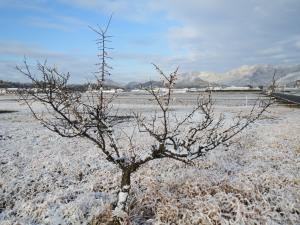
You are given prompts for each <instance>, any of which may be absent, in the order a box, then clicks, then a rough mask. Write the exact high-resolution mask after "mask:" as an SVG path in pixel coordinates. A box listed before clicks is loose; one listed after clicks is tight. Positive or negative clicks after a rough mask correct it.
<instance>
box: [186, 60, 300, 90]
mask: <svg viewBox="0 0 300 225" xmlns="http://www.w3.org/2000/svg"><path fill="white" fill-rule="evenodd" d="M275 71H276V75H275V79H276V80H277V83H279V84H281V85H284V84H287V83H291V82H294V81H296V80H300V65H275V66H274V65H250V66H249V65H245V66H241V67H239V68H237V69H233V70H231V71H229V72H226V73H224V74H217V73H210V72H199V73H196V72H194V73H190V74H186V75H185V79H186V80H187V81H188V80H191V79H195V77H198V78H200V79H203V80H205V81H208V82H215V83H218V84H222V85H234V86H246V85H252V86H259V85H269V84H271V83H272V79H273V75H274V72H275Z"/></svg>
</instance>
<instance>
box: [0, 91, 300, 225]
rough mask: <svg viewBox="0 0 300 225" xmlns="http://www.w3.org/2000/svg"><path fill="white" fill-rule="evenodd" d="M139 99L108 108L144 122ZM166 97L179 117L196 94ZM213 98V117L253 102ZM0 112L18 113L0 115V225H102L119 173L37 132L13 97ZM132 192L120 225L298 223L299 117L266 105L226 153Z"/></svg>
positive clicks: (167, 163)
mask: <svg viewBox="0 0 300 225" xmlns="http://www.w3.org/2000/svg"><path fill="white" fill-rule="evenodd" d="M246 96H247V97H246ZM148 97H149V96H147V95H134V94H129V93H123V94H121V95H120V96H119V97H118V98H117V99H116V101H115V106H116V109H118V110H119V111H120V112H122V113H124V114H126V113H130V111H139V112H143V113H146V114H149V113H151V112H152V111H153V110H154V109H155V107H154V106H153V102H152V101H150V100H149V98H148ZM175 97H176V99H175V105H174V112H177V113H178V114H179V115H182V114H184V113H186V112H187V111H188V110H189V109H190V108H191V107H192V105H193V104H194V102H195V99H196V94H192V93H190V94H189V93H187V94H178V95H176V96H175ZM213 97H214V99H215V109H216V112H217V113H220V112H224V113H225V112H226V113H228V114H232V115H234V114H235V113H237V112H239V111H247V110H250V109H251V105H252V104H253V103H254V101H255V99H256V98H257V94H256V93H216V94H215V96H213ZM36 109H37V110H39V111H40V110H41V108H40V107H39V106H36ZM0 110H6V111H8V110H11V111H17V112H13V113H0V224H5V225H6V224H7V225H10V224H22V225H23V224H24V225H27V224H32V225H37V224H49V225H50V224H56V225H58V224H61V225H63V224H88V223H91V224H105V222H106V221H107V218H109V217H110V216H111V203H112V202H114V201H115V199H116V194H117V193H116V192H117V190H118V185H119V179H120V174H119V170H117V168H115V167H114V166H113V165H111V164H109V163H108V162H106V161H105V160H102V159H101V157H102V156H101V153H100V151H99V150H98V149H97V148H96V147H95V146H94V145H91V144H90V143H88V142H86V141H85V140H82V139H67V138H62V137H59V136H58V135H57V134H55V133H51V132H50V131H48V130H46V129H45V128H44V127H42V126H41V125H40V124H39V123H38V122H37V121H35V120H34V119H33V117H32V116H31V114H30V112H29V110H28V109H27V107H26V106H25V105H20V103H18V102H17V101H16V97H15V96H0ZM127 129H130V128H127ZM132 193H133V196H134V197H133V198H132V199H131V207H130V211H129V216H130V217H129V218H128V221H130V222H128V223H126V224H195V225H196V224H205V225H206V224H245V225H246V224H247V225H248V224H253V225H254V224H270V225H271V224H272V225H273V224H274V225H275V224H300V223H299V221H300V108H291V107H284V106H280V105H277V104H274V105H273V106H272V107H271V109H270V110H269V113H267V114H265V115H264V116H263V117H262V118H261V120H259V121H257V123H256V124H254V125H252V126H251V127H250V128H248V129H247V130H245V131H244V132H243V133H242V134H241V135H240V136H239V137H237V138H235V144H233V145H231V146H230V147H229V148H225V147H220V148H217V149H215V150H214V151H212V152H211V153H209V154H208V155H207V156H206V157H205V158H202V159H200V160H198V161H197V162H196V163H195V165H194V166H187V165H183V164H181V163H179V162H174V161H172V160H169V159H168V160H160V161H153V162H151V163H148V164H147V165H145V166H144V167H143V168H141V169H140V170H139V171H138V172H136V173H135V174H134V177H133V182H132ZM95 221H98V223H96V222H95ZM93 222H94V223H93Z"/></svg>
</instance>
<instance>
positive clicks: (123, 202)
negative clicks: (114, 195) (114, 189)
mask: <svg viewBox="0 0 300 225" xmlns="http://www.w3.org/2000/svg"><path fill="white" fill-rule="evenodd" d="M131 173H132V170H131V168H125V169H123V170H122V181H121V187H120V192H119V194H118V202H117V206H116V208H115V209H114V211H113V214H114V216H115V217H117V218H119V219H124V217H126V216H127V212H126V210H127V204H128V202H127V201H128V196H129V191H130V176H131Z"/></svg>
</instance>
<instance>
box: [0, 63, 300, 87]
mask: <svg viewBox="0 0 300 225" xmlns="http://www.w3.org/2000/svg"><path fill="white" fill-rule="evenodd" d="M275 71H276V75H275V79H276V80H277V81H276V82H277V84H279V85H292V84H293V83H294V82H295V81H296V80H300V64H298V65H251V66H249V65H245V66H241V67H239V68H237V69H233V70H231V71H229V72H226V73H223V74H222V73H214V72H192V73H183V74H181V75H180V76H179V78H178V80H177V82H176V86H175V87H176V88H203V87H207V86H249V85H251V86H254V87H258V86H267V85H270V84H271V83H272V78H273V74H274V72H275ZM104 85H105V86H106V88H108V89H109V88H125V89H129V90H131V89H138V88H140V87H141V86H142V87H150V86H153V87H162V86H163V82H162V81H147V82H142V83H141V82H129V83H128V84H126V85H122V84H119V83H118V82H115V81H113V80H109V79H108V80H106V81H105V84H104ZM30 86H31V84H23V83H16V82H7V81H1V80H0V88H6V87H30ZM70 86H71V87H72V88H74V89H79V90H85V89H86V88H87V87H88V84H76V85H70Z"/></svg>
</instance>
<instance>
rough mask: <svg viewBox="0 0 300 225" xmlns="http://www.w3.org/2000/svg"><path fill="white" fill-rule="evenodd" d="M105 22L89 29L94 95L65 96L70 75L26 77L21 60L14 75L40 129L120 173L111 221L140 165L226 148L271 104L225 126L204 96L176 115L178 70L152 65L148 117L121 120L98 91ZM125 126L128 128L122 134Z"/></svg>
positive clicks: (123, 206) (120, 211)
mask: <svg viewBox="0 0 300 225" xmlns="http://www.w3.org/2000/svg"><path fill="white" fill-rule="evenodd" d="M109 23H110V20H109ZM109 23H108V24H107V26H106V27H105V29H101V27H98V29H94V28H92V29H93V30H94V31H95V32H96V33H97V34H98V35H99V38H98V40H97V43H98V45H99V51H100V53H99V60H100V62H99V64H97V65H98V66H99V70H98V73H99V75H98V76H97V77H96V78H97V91H96V92H92V93H90V94H83V93H80V92H74V91H71V90H70V89H69V88H68V85H67V84H68V79H69V77H70V74H69V73H67V74H63V73H60V72H58V70H57V69H56V68H53V67H49V66H47V64H46V63H44V64H41V63H38V64H37V69H38V72H39V74H40V75H38V76H36V75H34V74H33V73H32V71H31V70H30V68H29V65H28V63H27V62H26V59H25V60H24V67H17V70H19V71H20V72H21V73H22V74H24V75H25V76H26V77H28V78H29V79H30V80H31V82H32V83H33V85H34V86H35V88H37V90H38V92H29V91H25V92H23V93H22V94H21V99H22V100H23V101H24V102H25V103H26V104H27V105H28V107H29V109H30V110H31V112H32V114H33V116H34V117H35V118H36V119H37V120H38V121H40V122H41V124H43V125H44V126H45V127H46V128H48V129H49V130H51V131H53V132H55V133H58V134H59V135H61V136H62V137H68V138H76V137H77V138H85V139H86V140H89V141H90V142H92V143H94V144H96V145H97V146H98V148H99V151H101V152H102V153H103V155H104V158H105V159H106V160H108V161H109V162H111V163H112V164H114V165H115V166H117V167H118V168H119V169H120V170H121V172H122V175H121V184H120V190H119V193H118V200H117V203H116V207H115V209H114V215H115V222H117V221H121V220H123V219H124V218H125V217H126V215H127V213H126V211H127V203H128V196H129V192H130V187H131V177H132V174H133V173H134V172H136V171H137V170H138V169H139V168H140V167H141V166H142V165H144V164H146V163H147V162H149V161H152V160H156V159H162V158H171V159H174V160H177V161H180V162H183V163H191V162H192V161H193V160H195V159H197V158H199V157H202V156H204V155H205V154H206V153H207V152H209V151H211V150H213V149H215V148H217V147H218V146H220V145H227V144H230V142H229V141H230V140H231V139H232V138H233V137H234V136H236V135H237V134H239V133H240V132H241V131H243V130H244V129H245V128H246V127H247V126H249V125H250V124H251V123H253V122H254V121H255V120H257V119H258V118H259V117H260V116H261V115H262V114H263V113H264V112H265V111H266V110H267V108H268V107H269V106H270V105H271V103H272V100H270V99H268V100H265V101H263V100H260V101H258V102H257V103H256V104H255V105H254V106H253V108H252V109H251V111H250V112H249V113H248V114H247V115H242V114H239V115H237V116H235V117H234V118H233V119H232V121H231V123H228V122H227V120H226V119H225V117H224V116H223V115H222V114H220V115H216V114H215V112H214V108H213V100H212V96H211V92H210V93H208V94H207V95H206V96H199V98H198V99H197V101H196V104H195V106H194V108H193V109H192V110H191V111H190V112H189V113H187V114H184V115H182V114H181V115H178V114H177V113H176V111H174V110H173V103H174V98H173V97H174V93H173V91H174V85H175V83H176V80H177V77H178V68H177V69H176V70H175V71H174V72H173V73H171V74H169V75H166V74H165V73H164V72H163V71H162V70H161V69H160V68H159V67H158V66H156V65H154V64H153V65H154V67H155V69H156V70H157V71H158V73H159V74H160V76H161V78H162V80H163V85H164V88H163V89H156V88H154V87H150V88H146V90H147V91H148V93H149V94H150V95H149V96H152V99H153V101H154V102H155V105H156V106H157V107H156V108H155V109H154V112H153V113H151V114H150V115H149V114H143V113H138V112H133V113H132V115H131V116H132V117H131V120H124V117H122V116H124V115H123V114H122V115H121V114H120V113H118V110H116V109H115V108H114V104H112V102H113V100H114V98H113V97H112V96H111V95H107V94H106V93H105V92H104V91H103V85H104V81H105V78H106V77H107V76H108V75H110V71H111V67H110V66H109V65H108V63H107V60H108V59H109V55H108V51H107V50H108V49H109V48H108V47H107V41H108V40H109V37H110V36H109V35H107V31H108V28H109ZM34 103H39V104H42V105H43V106H44V109H46V110H47V112H48V113H38V112H37V111H36V110H35V108H34ZM126 118H127V117H126ZM125 125H126V126H127V127H129V128H127V129H125V128H124V127H125ZM141 136H143V137H147V141H145V143H143V144H142V145H141V141H140V140H139V138H138V137H141Z"/></svg>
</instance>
